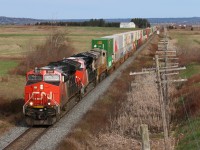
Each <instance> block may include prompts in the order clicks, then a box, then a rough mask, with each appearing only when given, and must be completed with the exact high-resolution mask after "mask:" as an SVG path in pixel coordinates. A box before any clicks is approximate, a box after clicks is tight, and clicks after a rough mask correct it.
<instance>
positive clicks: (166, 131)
mask: <svg viewBox="0 0 200 150" xmlns="http://www.w3.org/2000/svg"><path fill="white" fill-rule="evenodd" d="M155 59H156V77H157V83H158V96H159V101H160V108H161V115H162V123H163V130H164V142H165V150H168V148H169V135H168V127H167V118H166V109H165V108H166V106H165V102H164V98H163V88H162V83H161V75H160V69H159V61H158V55H156V56H155Z"/></svg>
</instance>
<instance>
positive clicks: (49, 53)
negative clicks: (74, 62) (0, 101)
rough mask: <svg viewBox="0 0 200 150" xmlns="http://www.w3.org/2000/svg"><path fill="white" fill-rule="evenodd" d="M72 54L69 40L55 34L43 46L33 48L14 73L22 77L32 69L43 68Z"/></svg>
mask: <svg viewBox="0 0 200 150" xmlns="http://www.w3.org/2000/svg"><path fill="white" fill-rule="evenodd" d="M73 53H74V48H72V47H71V45H70V42H69V40H68V39H65V35H64V34H63V33H61V32H56V33H54V34H53V35H52V36H50V37H48V38H47V40H46V42H45V43H44V44H43V45H38V46H37V47H36V48H34V47H33V48H32V50H31V51H30V52H29V53H28V54H27V56H26V57H25V59H24V61H22V62H21V63H20V65H19V66H18V67H17V69H16V70H15V71H16V72H17V73H18V74H21V75H23V74H25V73H26V72H27V71H29V70H30V69H33V68H34V67H41V66H45V65H47V64H48V63H49V62H52V61H58V60H61V59H62V58H64V57H69V56H71V55H72V54H73Z"/></svg>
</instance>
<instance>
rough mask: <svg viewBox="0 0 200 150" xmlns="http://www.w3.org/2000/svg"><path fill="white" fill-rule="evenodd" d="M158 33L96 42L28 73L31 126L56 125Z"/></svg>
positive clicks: (150, 30)
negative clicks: (85, 49) (83, 49)
mask: <svg viewBox="0 0 200 150" xmlns="http://www.w3.org/2000/svg"><path fill="white" fill-rule="evenodd" d="M155 31H156V28H155V27H152V28H148V29H144V30H136V31H132V32H126V33H121V34H115V35H111V36H106V37H102V38H98V39H93V40H92V50H90V51H86V52H82V53H79V54H76V55H73V56H71V57H68V58H63V59H62V60H60V61H57V62H51V63H49V64H48V65H47V66H44V67H41V68H35V69H34V70H31V71H29V72H27V75H26V81H27V82H26V86H25V103H24V106H23V113H24V115H25V119H26V123H27V124H28V125H52V124H53V123H55V122H56V121H57V120H59V119H60V117H61V114H62V112H63V111H66V110H68V109H69V108H71V107H72V106H73V105H74V104H75V103H76V102H78V101H79V100H80V99H81V98H82V97H83V96H84V95H85V93H86V92H87V89H88V87H89V86H90V85H91V84H93V85H96V84H97V83H99V82H100V81H101V80H103V79H104V78H105V77H106V76H107V75H108V74H109V73H111V72H112V70H113V69H115V68H116V67H118V66H119V65H120V64H122V63H123V62H124V61H125V60H126V59H127V58H128V57H129V56H130V55H131V54H133V52H134V51H135V50H136V49H137V48H138V47H139V46H141V45H142V43H144V42H145V41H146V40H147V39H148V37H149V36H151V35H152V34H153V32H155Z"/></svg>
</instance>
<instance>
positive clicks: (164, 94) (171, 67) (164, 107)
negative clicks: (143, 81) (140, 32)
mask: <svg viewBox="0 0 200 150" xmlns="http://www.w3.org/2000/svg"><path fill="white" fill-rule="evenodd" d="M164 31H165V38H164V39H162V40H160V42H159V43H158V51H156V55H155V59H154V60H155V62H156V67H155V68H147V69H146V68H145V69H142V72H130V75H142V74H150V73H153V72H154V73H156V83H157V84H158V95H159V102H160V108H161V116H162V124H163V131H164V142H165V150H169V149H170V142H169V129H170V128H169V123H170V109H169V105H170V100H169V96H168V88H169V87H168V86H169V83H170V82H171V83H175V82H184V81H187V79H177V80H169V78H168V76H172V75H177V74H178V72H177V71H180V70H184V69H186V68H185V67H178V63H174V62H172V61H174V60H178V58H176V51H174V50H168V40H167V29H166V28H164ZM159 60H160V61H161V62H159Z"/></svg>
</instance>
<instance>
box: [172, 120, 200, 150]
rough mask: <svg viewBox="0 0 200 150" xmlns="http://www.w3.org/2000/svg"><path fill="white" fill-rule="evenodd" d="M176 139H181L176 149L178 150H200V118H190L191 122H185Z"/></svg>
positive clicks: (180, 127)
mask: <svg viewBox="0 0 200 150" xmlns="http://www.w3.org/2000/svg"><path fill="white" fill-rule="evenodd" d="M176 137H177V138H178V137H179V138H180V137H181V138H180V141H179V143H178V146H177V147H176V149H177V150H198V145H199V146H200V118H196V119H191V118H190V121H189V120H187V121H185V122H183V123H182V124H181V125H180V126H179V128H178V130H177V132H176ZM199 148H200V147H199Z"/></svg>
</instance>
